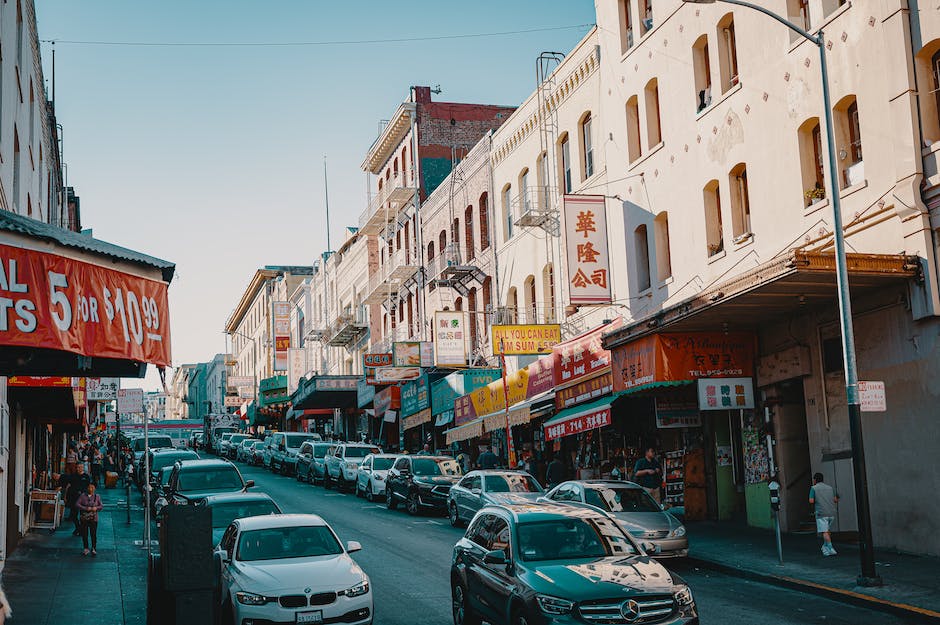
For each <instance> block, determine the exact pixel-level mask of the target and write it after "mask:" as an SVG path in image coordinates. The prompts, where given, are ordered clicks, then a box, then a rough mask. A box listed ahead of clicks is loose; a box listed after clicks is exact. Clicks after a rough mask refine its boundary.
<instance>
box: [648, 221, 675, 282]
mask: <svg viewBox="0 0 940 625" xmlns="http://www.w3.org/2000/svg"><path fill="white" fill-rule="evenodd" d="M653 234H654V235H655V241H656V277H657V278H658V279H659V280H660V281H662V280H666V279H667V278H670V277H672V254H671V252H670V250H669V215H668V214H667V213H666V211H663V212H661V213H660V214H658V215H656V219H654V220H653Z"/></svg>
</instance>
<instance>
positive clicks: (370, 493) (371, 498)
mask: <svg viewBox="0 0 940 625" xmlns="http://www.w3.org/2000/svg"><path fill="white" fill-rule="evenodd" d="M366 501H369V502H372V501H375V492H374V491H373V490H372V482H371V481H370V482H369V483H368V484H366Z"/></svg>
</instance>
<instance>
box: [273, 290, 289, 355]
mask: <svg viewBox="0 0 940 625" xmlns="http://www.w3.org/2000/svg"><path fill="white" fill-rule="evenodd" d="M271 305H272V307H273V317H274V370H275V371H287V367H288V350H289V349H290V307H291V303H290V302H272V304H271Z"/></svg>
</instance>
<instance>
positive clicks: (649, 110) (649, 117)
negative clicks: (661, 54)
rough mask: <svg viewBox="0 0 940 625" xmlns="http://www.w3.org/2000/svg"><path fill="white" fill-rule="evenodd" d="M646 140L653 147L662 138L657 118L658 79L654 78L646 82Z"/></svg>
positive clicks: (660, 125) (649, 147)
mask: <svg viewBox="0 0 940 625" xmlns="http://www.w3.org/2000/svg"><path fill="white" fill-rule="evenodd" d="M643 93H644V95H645V96H646V98H645V99H646V142H647V145H648V149H653V148H654V147H656V146H657V145H659V144H660V143H661V142H662V140H663V129H662V124H661V122H660V119H659V81H657V80H656V79H655V78H654V79H652V80H651V81H649V82H648V83H646V88H645V89H644V90H643Z"/></svg>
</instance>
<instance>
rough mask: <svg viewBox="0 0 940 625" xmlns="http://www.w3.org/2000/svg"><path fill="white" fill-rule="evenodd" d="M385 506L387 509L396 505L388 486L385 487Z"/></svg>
mask: <svg viewBox="0 0 940 625" xmlns="http://www.w3.org/2000/svg"><path fill="white" fill-rule="evenodd" d="M385 507H386V508H388V509H389V510H394V509H395V508H397V507H398V502H397V501H395V496H394V495H392V489H391V488H389V487H388V486H386V487H385Z"/></svg>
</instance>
